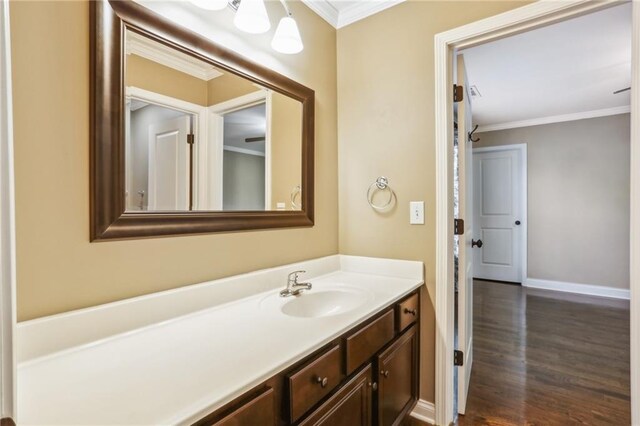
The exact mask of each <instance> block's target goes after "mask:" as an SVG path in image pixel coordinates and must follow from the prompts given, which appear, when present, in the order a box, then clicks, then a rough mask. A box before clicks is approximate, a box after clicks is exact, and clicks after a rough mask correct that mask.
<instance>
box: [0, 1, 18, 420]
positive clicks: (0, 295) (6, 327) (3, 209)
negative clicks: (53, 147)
mask: <svg viewBox="0 0 640 426" xmlns="http://www.w3.org/2000/svg"><path fill="white" fill-rule="evenodd" d="M9 24H10V22H9V2H8V1H2V2H0V312H1V315H0V418H3V419H4V418H7V417H10V418H15V414H16V397H15V395H16V377H17V374H16V368H17V367H16V350H15V345H14V337H15V335H16V232H15V229H16V228H15V185H14V155H13V102H12V96H13V95H12V86H11V82H12V78H11V41H10V25H9ZM2 423H3V424H4V423H5V422H4V421H3V422H2Z"/></svg>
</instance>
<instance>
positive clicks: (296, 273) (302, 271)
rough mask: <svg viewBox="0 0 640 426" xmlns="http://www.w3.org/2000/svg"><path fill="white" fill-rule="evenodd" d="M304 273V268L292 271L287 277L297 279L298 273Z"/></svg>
mask: <svg viewBox="0 0 640 426" xmlns="http://www.w3.org/2000/svg"><path fill="white" fill-rule="evenodd" d="M306 273H307V271H305V270H299V271H293V272H291V273H290V274H289V278H291V277H294V278H295V279H298V275H299V274H306Z"/></svg>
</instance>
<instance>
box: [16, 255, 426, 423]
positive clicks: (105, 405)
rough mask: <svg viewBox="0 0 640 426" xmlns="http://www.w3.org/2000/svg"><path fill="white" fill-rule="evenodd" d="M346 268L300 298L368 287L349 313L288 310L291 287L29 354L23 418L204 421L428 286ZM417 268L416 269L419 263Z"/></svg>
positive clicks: (23, 368) (22, 387)
mask: <svg viewBox="0 0 640 426" xmlns="http://www.w3.org/2000/svg"><path fill="white" fill-rule="evenodd" d="M354 259H357V260H358V261H362V260H363V259H365V258H354ZM387 262H389V261H387ZM391 262H394V261H391ZM400 262H401V261H400ZM356 263H357V262H356ZM407 263H412V264H417V263H418V262H407ZM419 265H420V271H421V269H422V264H421V263H420V264H419ZM295 266H299V265H295ZM344 269H349V268H342V269H341V270H338V271H334V272H330V273H327V274H324V275H322V276H318V277H316V278H312V279H309V280H307V279H304V276H301V281H310V282H312V283H313V289H312V290H310V291H309V292H308V293H306V294H303V295H302V296H300V297H305V295H311V294H313V293H314V292H322V291H326V290H327V289H337V288H347V289H348V288H352V289H363V290H365V291H366V293H365V294H366V296H363V297H366V299H367V301H366V303H364V304H362V305H361V306H359V307H356V308H355V309H352V310H350V311H348V312H344V313H342V314H337V315H333V316H325V317H319V318H300V317H292V316H288V315H285V314H283V313H282V312H281V310H280V306H281V305H283V304H284V303H287V302H288V301H290V300H292V299H293V298H292V297H290V298H281V297H279V296H278V294H277V293H278V292H279V291H280V290H281V288H283V287H284V285H283V286H281V287H278V288H277V289H273V290H268V291H266V292H262V293H259V294H255V295H253V296H249V297H244V298H242V299H239V300H236V301H231V302H228V303H225V304H223V305H218V306H214V307H211V308H209V309H204V310H200V311H197V312H194V313H191V314H188V315H183V316H179V317H177V318H173V319H168V320H166V321H162V322H160V323H156V324H152V325H148V326H145V327H142V328H137V329H134V330H131V331H128V332H125V333H120V334H117V335H114V336H110V337H107V338H103V339H100V340H97V341H94V342H89V343H84V344H82V345H78V346H74V347H69V348H66V349H64V350H62V351H58V352H54V353H51V354H48V355H44V356H40V357H37V358H33V359H29V360H25V361H23V362H21V363H20V364H19V366H18V385H17V387H18V401H17V402H18V415H17V421H18V423H19V424H48V425H53V424H65V425H70V424H85V425H86V424H110V425H112V424H119V425H121V424H137V425H148V424H154V425H155V424H183V423H190V422H193V421H196V420H198V419H200V418H202V417H203V416H204V415H206V414H208V413H210V412H212V411H214V410H215V409H216V408H218V407H220V406H222V405H224V404H225V403H227V402H229V401H231V400H232V399H234V398H236V397H238V396H240V395H242V394H243V393H244V392H246V391H247V390H249V389H251V388H252V387H254V386H256V385H258V384H260V383H261V382H263V381H264V380H266V379H268V378H270V377H272V376H273V375H274V374H276V373H278V372H280V371H282V370H284V369H285V368H287V367H289V366H291V365H292V364H294V363H295V362H297V361H298V360H300V359H302V358H303V357H305V356H306V355H308V354H310V353H312V352H313V351H315V350H317V349H319V348H321V347H322V346H323V345H325V344H326V343H328V342H329V341H331V340H332V339H333V338H335V337H337V336H339V335H340V334H342V333H344V332H345V331H347V330H348V329H350V328H352V327H353V326H354V325H356V324H358V323H361V322H363V321H364V320H366V319H367V318H369V317H371V316H373V315H374V314H376V313H377V312H379V311H380V310H381V309H382V308H384V307H385V306H387V305H389V304H390V303H392V302H393V301H395V300H398V299H400V298H402V297H403V296H404V295H406V294H407V293H409V292H411V291H412V290H414V289H416V288H418V287H420V285H422V284H423V279H422V277H421V275H422V272H420V277H415V278H407V277H406V274H405V277H402V278H399V277H393V276H385V275H381V274H372V273H362V272H352V271H348V270H347V271H345V270H344ZM351 269H355V270H357V269H358V268H351ZM372 269H373V270H374V271H375V272H380V270H379V268H378V270H376V268H372ZM289 270H290V271H291V270H293V269H289ZM412 270H413V271H415V270H417V268H416V267H415V265H413V266H412ZM283 284H284V283H283Z"/></svg>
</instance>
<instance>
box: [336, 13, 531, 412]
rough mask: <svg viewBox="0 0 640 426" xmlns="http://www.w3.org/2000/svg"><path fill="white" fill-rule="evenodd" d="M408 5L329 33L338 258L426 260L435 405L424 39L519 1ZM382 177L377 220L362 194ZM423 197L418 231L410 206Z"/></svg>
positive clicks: (427, 354) (429, 374)
mask: <svg viewBox="0 0 640 426" xmlns="http://www.w3.org/2000/svg"><path fill="white" fill-rule="evenodd" d="M524 4H525V2H508V1H495V2H489V1H467V2H465V1H408V2H405V3H402V4H400V5H398V6H395V7H392V8H390V9H387V10H385V11H384V12H382V13H379V14H377V15H374V16H372V17H370V18H367V19H365V20H363V21H360V22H356V23H355V24H352V25H349V26H347V27H344V28H342V29H340V30H338V120H339V123H340V124H339V128H338V141H339V159H340V164H339V170H340V172H339V173H340V252H341V253H344V254H358V255H364V256H378V257H391V258H399V259H415V260H421V261H424V262H425V269H426V275H425V276H426V282H427V291H426V292H423V297H422V306H423V312H424V314H423V316H422V330H421V339H422V342H423V343H422V360H421V361H422V362H421V380H420V382H421V390H420V392H421V397H422V398H423V399H426V400H428V401H433V400H434V346H435V329H434V319H435V317H434V310H433V304H434V301H435V266H434V265H435V216H434V210H433V206H434V203H435V179H434V168H435V159H434V155H435V143H434V140H435V134H434V56H433V36H434V35H435V34H436V33H439V32H442V31H445V30H448V29H451V28H454V27H457V26H460V25H464V24H466V23H469V22H472V21H476V20H478V19H481V18H485V17H488V16H491V15H495V14H497V13H500V12H503V11H506V10H508V9H512V8H515V7H518V6H522V5H524ZM380 175H385V176H387V177H389V178H390V181H391V186H392V187H393V189H394V190H395V191H396V194H397V197H398V204H397V206H396V208H395V209H394V210H392V211H391V212H389V213H387V214H378V213H376V212H374V211H373V210H372V209H371V208H370V207H369V206H368V205H367V201H366V198H365V194H366V191H367V187H368V186H369V185H370V184H371V183H372V182H373V181H374V179H375V178H376V177H377V176H380ZM411 200H424V201H425V222H426V224H425V225H424V226H419V225H409V201H411Z"/></svg>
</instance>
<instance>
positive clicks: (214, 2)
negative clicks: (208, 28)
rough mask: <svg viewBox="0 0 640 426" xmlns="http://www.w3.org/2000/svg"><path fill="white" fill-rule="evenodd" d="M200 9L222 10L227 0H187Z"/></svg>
mask: <svg viewBox="0 0 640 426" xmlns="http://www.w3.org/2000/svg"><path fill="white" fill-rule="evenodd" d="M189 1H190V2H191V3H193V4H194V5H196V6H198V7H199V8H200V9H206V10H222V9H224V8H225V7H227V0H189Z"/></svg>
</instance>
